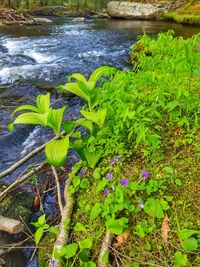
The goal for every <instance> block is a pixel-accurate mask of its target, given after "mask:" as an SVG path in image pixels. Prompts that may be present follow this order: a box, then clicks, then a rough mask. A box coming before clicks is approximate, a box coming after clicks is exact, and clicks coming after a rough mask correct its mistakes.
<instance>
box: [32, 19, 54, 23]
mask: <svg viewBox="0 0 200 267" xmlns="http://www.w3.org/2000/svg"><path fill="white" fill-rule="evenodd" d="M34 22H36V23H37V24H47V23H52V20H50V19H46V18H34Z"/></svg>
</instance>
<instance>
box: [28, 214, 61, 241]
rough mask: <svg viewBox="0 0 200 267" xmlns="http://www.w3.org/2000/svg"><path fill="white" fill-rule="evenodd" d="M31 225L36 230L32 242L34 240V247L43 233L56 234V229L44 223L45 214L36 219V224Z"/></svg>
mask: <svg viewBox="0 0 200 267" xmlns="http://www.w3.org/2000/svg"><path fill="white" fill-rule="evenodd" d="M31 224H32V225H33V226H35V227H36V228H37V230H36V232H35V235H34V240H35V244H36V246H37V245H38V244H39V242H40V241H41V238H42V236H43V234H44V232H45V231H49V232H51V233H54V234H58V229H57V228H56V227H54V226H50V225H49V224H47V223H46V214H43V215H41V216H40V217H39V218H38V221H37V222H32V223H31Z"/></svg>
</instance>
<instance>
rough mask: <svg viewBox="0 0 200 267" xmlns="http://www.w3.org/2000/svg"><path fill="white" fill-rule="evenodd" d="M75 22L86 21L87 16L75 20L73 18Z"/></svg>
mask: <svg viewBox="0 0 200 267" xmlns="http://www.w3.org/2000/svg"><path fill="white" fill-rule="evenodd" d="M72 21H73V22H84V21H85V18H81V17H80V18H74V19H73V20H72Z"/></svg>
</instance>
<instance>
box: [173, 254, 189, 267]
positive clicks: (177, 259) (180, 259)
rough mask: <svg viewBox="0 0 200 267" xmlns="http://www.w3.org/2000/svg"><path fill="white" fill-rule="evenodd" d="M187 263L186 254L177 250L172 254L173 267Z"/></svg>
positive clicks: (179, 266) (180, 266)
mask: <svg viewBox="0 0 200 267" xmlns="http://www.w3.org/2000/svg"><path fill="white" fill-rule="evenodd" d="M187 263H188V259H187V255H186V254H182V252H180V251H178V252H176V253H175V254H174V267H182V266H186V264H187Z"/></svg>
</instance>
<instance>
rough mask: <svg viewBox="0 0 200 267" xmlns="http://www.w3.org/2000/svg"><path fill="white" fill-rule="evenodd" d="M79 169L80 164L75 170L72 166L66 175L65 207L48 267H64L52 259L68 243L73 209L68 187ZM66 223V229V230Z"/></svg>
mask: <svg viewBox="0 0 200 267" xmlns="http://www.w3.org/2000/svg"><path fill="white" fill-rule="evenodd" d="M80 168H81V164H77V165H76V168H75V166H74V168H73V172H72V173H70V174H69V175H68V178H67V181H66V183H65V190H64V192H65V193H64V198H65V206H64V208H63V213H62V218H61V222H60V226H59V234H58V237H57V239H56V242H55V244H54V247H53V254H52V256H51V260H50V262H49V267H64V265H63V260H62V259H60V260H56V259H55V258H54V251H55V250H57V251H58V252H59V251H60V250H61V248H62V247H63V246H64V245H66V244H67V243H68V242H69V230H68V229H69V225H70V222H71V216H72V211H73V207H74V196H73V195H72V194H71V193H70V192H69V187H70V185H71V183H72V178H73V175H75V174H76V173H77V172H78V171H79V169H80ZM66 223H67V226H68V229H66Z"/></svg>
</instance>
